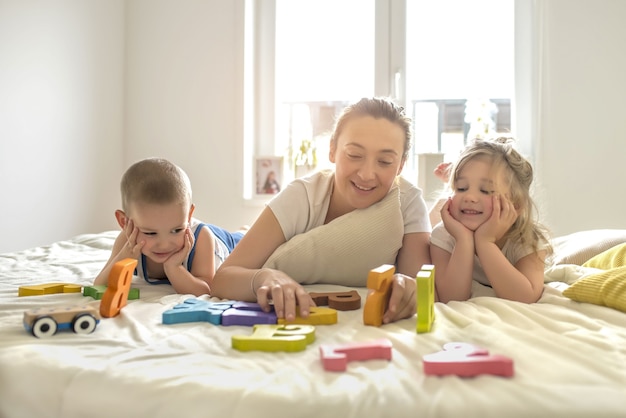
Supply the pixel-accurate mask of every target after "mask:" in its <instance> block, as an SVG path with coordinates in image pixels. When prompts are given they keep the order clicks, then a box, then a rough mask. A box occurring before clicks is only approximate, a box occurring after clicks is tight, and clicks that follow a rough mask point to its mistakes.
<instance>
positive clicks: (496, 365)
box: [423, 342, 513, 377]
mask: <svg viewBox="0 0 626 418" xmlns="http://www.w3.org/2000/svg"><path fill="white" fill-rule="evenodd" d="M423 362H424V373H425V374H427V375H436V376H443V375H450V374H453V375H457V376H460V377H472V376H477V375H480V374H492V375H496V376H504V377H510V376H513V360H512V359H510V358H509V357H505V356H500V355H492V354H489V352H488V351H487V350H485V349H484V348H480V347H477V346H474V345H472V344H468V343H458V342H454V343H447V344H445V345H444V346H443V351H439V352H437V353H433V354H427V355H425V356H424V358H423Z"/></svg>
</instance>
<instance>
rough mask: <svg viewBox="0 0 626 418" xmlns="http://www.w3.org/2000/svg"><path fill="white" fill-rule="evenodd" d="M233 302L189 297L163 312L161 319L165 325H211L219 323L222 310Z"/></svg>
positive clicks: (228, 307)
mask: <svg viewBox="0 0 626 418" xmlns="http://www.w3.org/2000/svg"><path fill="white" fill-rule="evenodd" d="M233 303H234V302H232V301H228V302H210V301H207V300H200V299H196V298H189V299H185V300H184V301H183V303H179V304H178V305H176V306H174V307H173V308H172V309H169V310H167V311H165V312H163V314H162V319H161V321H162V323H163V324H166V325H169V324H182V323H186V322H209V323H211V324H213V325H220V324H221V323H222V314H223V312H224V311H225V310H227V309H230V307H231V306H232V305H233Z"/></svg>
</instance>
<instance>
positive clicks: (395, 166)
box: [330, 116, 405, 210]
mask: <svg viewBox="0 0 626 418" xmlns="http://www.w3.org/2000/svg"><path fill="white" fill-rule="evenodd" d="M404 142H405V137H404V131H403V130H402V128H401V127H400V126H399V125H397V124H395V123H393V122H390V121H388V120H387V119H384V118H380V119H375V118H373V117H371V116H361V117H355V118H354V119H350V120H348V121H347V122H346V124H345V125H344V127H343V130H342V132H341V133H340V135H339V137H338V138H337V141H336V143H331V146H330V161H331V162H332V163H335V189H334V191H333V199H336V201H337V202H338V204H339V205H341V206H343V207H344V208H346V209H348V210H351V209H362V208H366V207H369V206H371V205H373V204H374V203H376V202H378V201H380V200H381V199H383V198H384V197H385V196H386V195H387V193H388V192H389V190H390V189H391V186H392V185H393V182H394V180H395V178H396V176H397V175H398V174H400V171H401V170H402V166H403V165H404V159H403V155H404Z"/></svg>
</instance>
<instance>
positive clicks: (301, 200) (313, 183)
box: [268, 170, 431, 241]
mask: <svg viewBox="0 0 626 418" xmlns="http://www.w3.org/2000/svg"><path fill="white" fill-rule="evenodd" d="M334 179H335V173H334V171H332V170H322V171H319V172H316V173H313V174H311V175H309V176H306V177H302V178H298V179H295V180H294V181H292V182H291V183H290V184H289V185H288V186H287V187H286V188H285V189H284V190H282V191H281V192H280V193H279V194H278V195H276V196H275V197H274V198H273V199H272V200H271V201H270V202H269V203H268V206H269V208H270V209H272V212H274V215H275V216H276V219H277V220H278V223H279V224H280V227H281V228H282V230H283V234H284V235H285V239H286V240H287V241H289V240H290V239H291V238H293V237H294V236H296V235H298V234H302V233H304V232H307V231H310V230H311V229H313V228H316V227H318V226H321V225H323V224H324V220H325V219H326V214H327V213H328V206H329V205H330V195H331V192H332V188H333V184H334ZM398 185H399V188H400V209H401V211H402V217H403V219H404V234H405V235H406V234H410V233H414V232H430V230H431V225H430V218H429V217H428V208H427V207H426V202H425V201H424V198H423V197H422V191H421V190H420V189H419V188H417V187H416V186H415V185H413V184H412V183H410V182H409V181H408V180H406V179H405V178H403V177H398Z"/></svg>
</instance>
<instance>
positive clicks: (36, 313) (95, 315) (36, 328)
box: [24, 305, 101, 338]
mask: <svg viewBox="0 0 626 418" xmlns="http://www.w3.org/2000/svg"><path fill="white" fill-rule="evenodd" d="M100 318H101V317H100V314H99V312H98V310H97V309H96V308H94V307H93V306H90V305H81V306H63V307H58V308H37V309H31V310H29V311H26V312H24V328H25V329H26V331H28V332H30V333H32V334H33V335H34V336H35V337H37V338H45V337H50V336H52V335H54V334H56V333H57V331H62V330H72V331H74V332H75V333H76V334H91V333H92V332H93V331H94V330H95V329H96V326H97V325H98V323H99V322H100Z"/></svg>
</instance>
